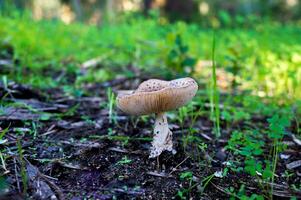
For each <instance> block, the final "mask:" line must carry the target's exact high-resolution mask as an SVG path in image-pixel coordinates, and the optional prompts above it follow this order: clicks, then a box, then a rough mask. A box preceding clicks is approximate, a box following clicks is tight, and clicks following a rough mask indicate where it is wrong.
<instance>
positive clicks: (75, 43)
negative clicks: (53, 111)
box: [0, 0, 301, 102]
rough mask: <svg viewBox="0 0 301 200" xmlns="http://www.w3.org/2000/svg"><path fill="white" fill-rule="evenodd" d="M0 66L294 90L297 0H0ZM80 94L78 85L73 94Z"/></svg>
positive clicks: (298, 55) (73, 81)
mask: <svg viewBox="0 0 301 200" xmlns="http://www.w3.org/2000/svg"><path fill="white" fill-rule="evenodd" d="M0 7H1V9H0V13H1V14H0V27H1V28H0V60H1V62H0V67H1V68H0V72H1V74H2V75H4V76H5V77H6V78H7V79H9V80H14V81H16V82H19V83H26V84H30V85H32V86H34V87H38V88H51V87H58V86H61V85H64V86H65V87H66V88H68V89H67V90H68V91H69V89H70V88H71V90H72V91H74V90H76V91H77V90H81V88H83V86H84V85H86V84H89V83H99V82H103V81H108V80H112V79H115V78H120V77H134V76H142V75H146V74H147V76H149V78H153V77H157V78H166V79H171V78H177V77H182V76H193V77H195V78H196V79H197V80H198V81H199V82H200V83H201V84H202V83H204V85H206V83H208V82H209V80H210V76H211V66H212V40H213V35H215V36H216V48H215V52H214V53H215V62H216V64H217V79H218V86H219V88H220V90H221V91H226V92H229V91H233V90H238V91H251V93H252V94H253V95H256V96H259V97H273V98H275V99H277V100H279V101H280V102H292V101H295V100H296V99H299V98H300V97H301V92H300V91H301V67H300V66H301V29H300V28H301V20H300V16H301V2H300V0H254V1H250V0H232V1H222V0H212V1H204V0H186V1H182V0H86V1H81V0H51V1H46V0H27V1H26V0H0ZM76 94H77V95H82V94H84V92H76Z"/></svg>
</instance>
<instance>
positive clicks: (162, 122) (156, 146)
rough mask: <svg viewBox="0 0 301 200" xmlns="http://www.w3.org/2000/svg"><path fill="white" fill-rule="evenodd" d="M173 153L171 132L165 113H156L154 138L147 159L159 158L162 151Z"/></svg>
mask: <svg viewBox="0 0 301 200" xmlns="http://www.w3.org/2000/svg"><path fill="white" fill-rule="evenodd" d="M164 150H167V151H173V148H172V132H171V131H170V130H169V128H168V122H167V117H166V114H165V113H157V114H156V121H155V128H154V136H153V142H152V147H151V152H150V155H149V157H150V158H155V157H157V156H159V155H160V154H161V153H162V151H164Z"/></svg>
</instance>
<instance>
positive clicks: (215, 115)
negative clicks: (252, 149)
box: [210, 34, 221, 138]
mask: <svg viewBox="0 0 301 200" xmlns="http://www.w3.org/2000/svg"><path fill="white" fill-rule="evenodd" d="M215 45H216V44H215V34H214V35H213V42H212V75H211V76H212V79H211V87H210V105H211V119H213V122H214V133H215V136H216V138H219V137H220V136H221V130H220V109H219V91H218V87H217V79H216V63H215Z"/></svg>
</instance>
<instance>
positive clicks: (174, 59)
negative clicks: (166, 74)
mask: <svg viewBox="0 0 301 200" xmlns="http://www.w3.org/2000/svg"><path fill="white" fill-rule="evenodd" d="M169 36H171V37H172V38H174V41H173V44H172V45H171V46H172V48H171V49H170V50H169V53H168V55H167V58H166V61H165V62H166V66H167V67H168V68H169V69H170V71H174V72H176V75H177V76H178V75H179V74H180V75H182V76H190V75H192V74H193V72H194V66H195V64H196V61H197V60H196V58H194V57H192V56H190V55H189V53H188V52H189V47H188V45H185V44H184V43H183V39H182V36H181V35H180V34H176V35H174V34H171V35H169Z"/></svg>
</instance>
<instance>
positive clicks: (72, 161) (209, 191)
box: [0, 78, 301, 200]
mask: <svg viewBox="0 0 301 200" xmlns="http://www.w3.org/2000/svg"><path fill="white" fill-rule="evenodd" d="M140 81H141V80H140V79H137V78H136V79H122V80H114V81H112V82H106V83H103V84H98V85H97V84H95V85H90V86H89V88H87V89H88V90H91V91H97V92H94V93H90V94H89V95H86V96H85V97H78V98H74V97H70V96H66V95H62V94H63V92H62V91H61V90H60V89H51V90H46V91H37V90H34V89H32V88H30V87H28V86H24V85H19V84H16V83H10V84H9V85H8V88H6V87H4V85H0V97H2V98H5V102H6V103H14V105H12V104H7V105H6V106H5V107H3V109H4V111H3V112H2V113H1V114H0V121H1V128H2V130H5V128H7V127H9V128H8V132H7V133H6V134H5V137H4V138H3V139H6V140H7V141H5V143H3V144H1V146H0V147H1V149H2V150H3V151H2V152H5V155H7V158H6V160H5V163H6V170H5V169H1V174H2V175H3V177H4V180H5V182H6V189H5V190H3V191H2V196H1V198H0V199H24V198H25V196H27V198H28V199H51V198H53V199H55V198H57V199H73V200H76V199H84V197H85V198H86V199H172V198H174V199H180V197H179V196H178V195H177V194H178V193H179V192H180V191H184V190H183V189H184V188H186V189H188V188H189V191H188V192H187V193H186V194H185V195H184V196H185V197H187V198H189V199H228V198H229V194H228V192H227V190H226V189H227V188H230V187H234V188H236V189H237V190H238V189H239V187H240V185H241V184H244V185H245V186H246V191H247V194H252V193H261V191H260V190H261V189H260V188H259V187H258V183H257V182H256V179H255V178H254V177H251V176H249V175H246V174H245V173H233V172H229V173H228V175H227V176H226V177H223V178H219V177H218V176H214V175H213V174H214V173H215V172H219V171H221V170H222V169H223V168H224V167H225V161H227V160H228V159H230V158H231V159H233V157H234V155H231V154H230V152H227V151H224V147H225V146H226V145H227V139H228V137H229V131H224V132H223V137H222V138H221V139H219V140H213V139H212V138H214V135H213V134H212V128H213V125H212V123H211V121H210V120H209V119H207V118H204V117H201V118H198V119H197V122H196V123H195V128H196V129H198V130H199V132H198V133H196V136H198V138H200V140H201V141H202V142H204V143H206V144H207V145H208V148H207V149H206V152H198V148H197V147H196V145H190V146H187V147H186V148H185V149H184V148H183V140H182V138H183V134H186V133H187V132H188V127H189V121H186V122H185V124H184V127H183V128H180V127H179V126H178V125H177V124H173V123H171V124H170V126H171V129H172V131H173V133H174V139H173V140H174V143H175V149H176V151H177V153H176V154H175V155H173V154H171V153H169V152H164V153H163V154H162V155H161V156H160V157H159V160H157V159H149V158H148V155H149V149H150V145H151V137H152V132H151V131H152V126H153V124H154V119H153V116H150V117H148V118H146V119H145V120H141V119H140V120H138V118H136V117H130V116H126V115H125V114H124V113H122V112H120V111H119V110H117V111H116V113H114V117H113V120H112V118H110V117H109V110H108V108H107V103H106V102H107V99H106V92H105V91H106V88H107V87H109V86H110V87H113V90H114V91H116V90H118V89H121V88H122V89H127V88H135V87H136V86H137V83H138V82H140ZM133 83H134V84H133ZM16 103H18V105H19V106H16ZM21 105H23V106H21ZM24 105H26V106H24ZM208 109H209V108H208ZM264 121H265V119H262V118H260V117H259V118H255V117H254V124H256V125H258V126H265V124H264ZM222 126H224V125H223V124H222ZM235 126H237V127H240V126H247V125H246V124H243V123H242V124H238V125H235ZM292 128H293V127H292ZM223 130H224V128H223ZM285 140H286V141H287V142H289V143H290V145H291V146H289V148H288V150H287V152H286V155H289V156H290V157H289V158H288V159H286V160H281V159H280V160H279V163H278V166H277V171H276V174H278V175H279V177H277V178H276V180H275V190H274V197H275V198H287V199H289V198H290V197H291V196H293V195H295V196H297V197H298V196H299V197H300V198H301V194H300V193H295V192H294V191H291V190H290V189H289V188H288V184H289V185H291V184H296V185H297V184H300V181H301V175H300V172H301V169H300V167H299V168H297V169H296V170H295V171H294V172H293V174H292V177H291V178H290V179H289V181H288V182H287V180H286V179H285V178H284V177H281V176H280V175H281V174H282V173H283V172H284V170H285V169H286V164H287V163H290V162H292V161H294V160H300V157H301V154H300V150H301V147H300V146H298V145H296V144H295V143H294V142H293V140H292V139H291V138H290V137H288V138H285ZM18 141H19V144H20V145H17V144H18ZM20 151H22V152H23V153H22V154H20ZM158 161H159V163H158ZM22 170H23V171H24V170H25V172H22ZM183 172H192V174H193V175H192V177H191V179H192V181H191V180H190V179H185V178H184V179H183V178H180V176H181V174H183ZM22 173H23V174H24V173H25V174H27V179H28V180H27V184H24V183H23V181H22ZM209 176H212V179H211V181H209V182H208V185H206V187H204V182H203V185H202V180H204V179H205V178H206V177H209ZM2 182H3V180H2ZM24 187H27V191H26V195H25V193H24V191H23V188H24Z"/></svg>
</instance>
